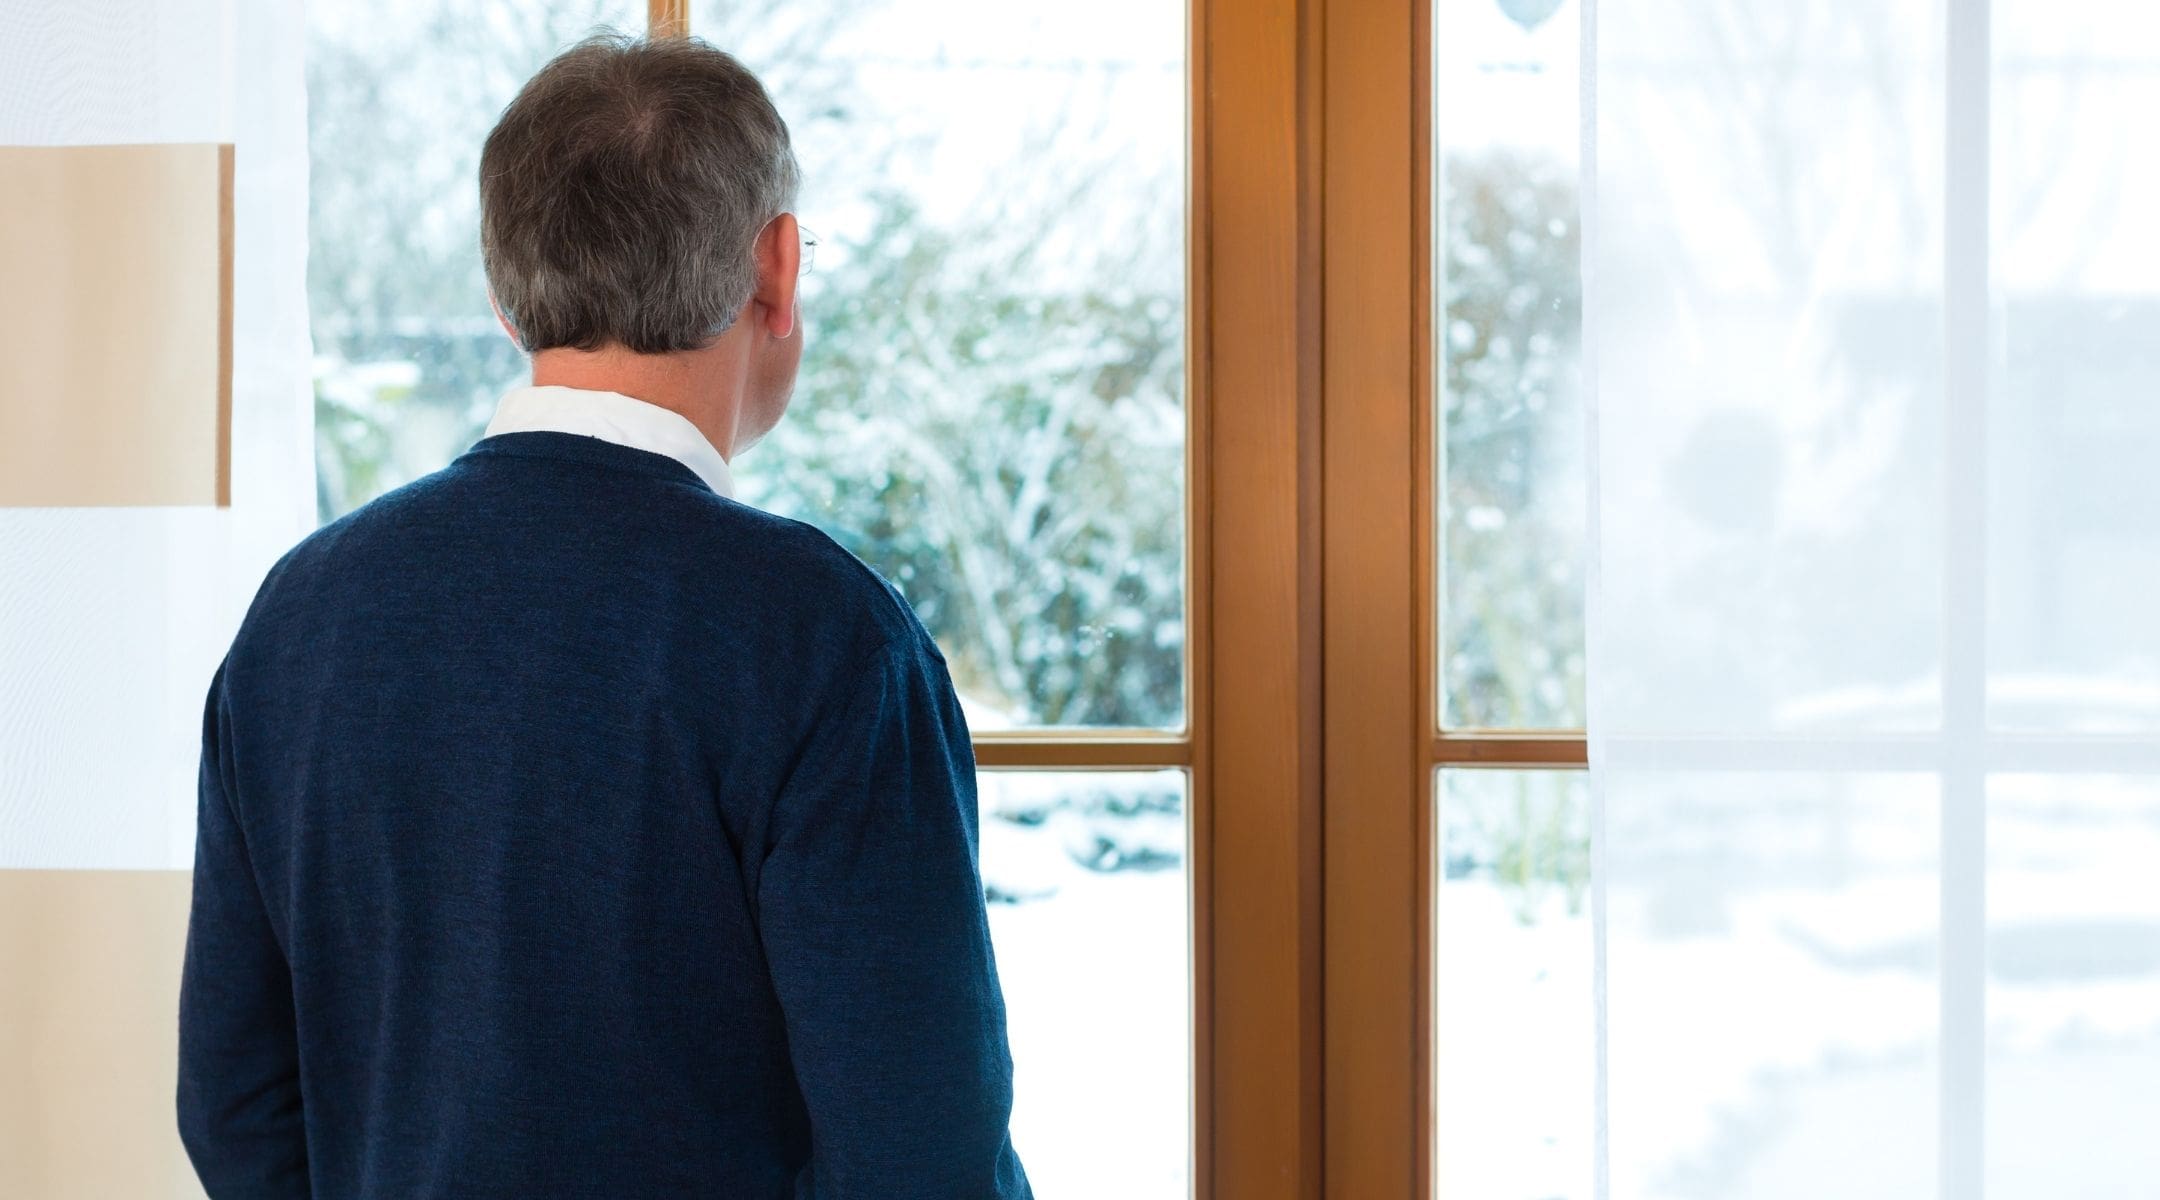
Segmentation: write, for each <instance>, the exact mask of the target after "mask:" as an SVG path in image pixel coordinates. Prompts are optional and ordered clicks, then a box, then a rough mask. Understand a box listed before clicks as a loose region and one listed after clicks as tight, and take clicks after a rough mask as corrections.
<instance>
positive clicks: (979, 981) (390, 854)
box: [179, 36, 1029, 1200]
mask: <svg viewBox="0 0 2160 1200" xmlns="http://www.w3.org/2000/svg"><path fill="white" fill-rule="evenodd" d="M390 166H391V164H385V167H386V169H387V168H389V167H390ZM796 181H797V169H796V163H795V159H794V154H793V151H792V149H791V148H790V145H789V141H788V134H787V128H786V126H785V125H784V124H783V123H782V122H781V120H780V117H779V115H778V114H777V113H776V112H775V111H774V110H773V107H772V104H771V102H770V101H769V100H768V99H767V98H766V95H765V92H764V90H763V89H762V88H761V87H760V86H759V84H758V82H757V80H756V79H755V78H754V77H752V76H751V74H750V73H749V72H748V71H747V70H745V69H744V68H743V67H742V66H741V65H740V64H739V63H737V62H736V61H735V60H734V59H732V58H730V57H729V56H727V55H725V54H722V53H720V52H718V51H716V50H714V49H712V48H710V47H708V46H705V45H703V44H702V43H699V42H696V41H689V40H669V41H644V40H630V39H625V38H621V37H615V36H603V37H597V38H594V39H591V40H588V41H586V42H584V43H581V44H580V45H578V46H576V47H574V48H573V49H571V50H569V51H568V52H566V53H565V54H563V55H562V56H561V57H560V58H557V59H556V60H555V61H554V62H552V63H550V64H548V66H547V67H546V68H544V69H543V70H542V71H541V72H540V73H539V74H538V75H537V76H535V77H534V78H533V79H532V81H531V82H529V83H528V84H526V86H525V88H524V90H523V91H522V92H520V93H519V95H518V97H517V99H516V100H515V101H514V102H512V104H511V105H510V107H509V108H508V109H507V110H506V111H505V112H504V113H503V115H502V119H501V121H500V123H499V124H498V125H497V126H496V128H495V130H494V131H493V132H492V133H491V134H490V135H489V136H488V139H487V144H486V148H485V151H484V153H483V154H482V157H481V165H480V196H481V223H482V233H481V245H482V252H483V255H484V258H485V261H486V268H487V274H488V281H489V284H490V287H491V289H492V291H493V294H494V298H495V301H496V304H497V311H498V312H499V314H500V315H501V316H502V318H503V320H504V323H505V325H506V326H507V327H508V329H509V330H510V331H511V335H512V336H513V337H514V338H515V339H517V341H518V342H519V344H520V345H521V346H523V347H524V349H526V350H527V351H528V352H530V354H531V356H532V372H533V386H532V387H530V388H524V389H520V390H518V391H515V392H512V393H511V394H510V395H508V396H507V397H505V398H504V399H503V400H502V403H501V406H500V408H499V409H498V411H497V413H496V415H495V419H494V422H493V423H492V424H491V425H490V426H489V427H488V431H487V436H486V437H484V438H483V439H482V440H481V441H480V442H479V443H478V444H476V445H475V446H473V447H472V449H471V450H470V451H469V452H467V453H466V454H464V455H463V456H462V457H460V458H459V459H458V460H457V461H456V462H454V463H452V464H451V465H450V466H449V467H447V468H446V469H444V470H442V471H439V472H437V473H435V474H434V475H431V476H428V477H427V478H425V479H422V480H420V481H418V482H416V483H414V484H412V485H410V486H408V487H405V488H402V489H399V490H397V491H395V492H392V493H390V494H389V495H387V496H384V497H383V498H382V499H380V500H377V501H376V502H374V503H373V504H370V505H368V506H366V507H365V508H362V509H361V510H359V511H358V512H356V513H353V514H352V515H351V516H349V517H346V518H345V519H343V520H340V521H338V522H336V523H334V524H332V525H329V526H327V527H325V528H324V529H322V530H320V531H319V532H317V533H316V534H314V535H313V536H311V537H309V538H308V539H307V540H305V541H304V542H302V543H301V544H300V545H299V546H298V547H297V548H295V549H294V550H293V551H292V552H291V553H290V554H288V555H287V556H286V557H285V558H284V559H283V560H282V561H281V562H279V563H278V565H277V566H276V567H275V568H274V569H273V570H272V571H271V572H270V574H269V577H268V578H267V579H266V580H265V581H264V583H263V586H262V590H261V592H260V594H259V595H258V596H257V597H256V600H255V603H254V605H253V607H252V608H251V609H250V610H249V613H248V616H247V619H246V621H245V623H244V624H243V626H242V628H241V630H240V632H239V635H238V636H237V637H236V638H235V640H234V642H233V646H232V649H231V651H230V653H229V654H228V655H227V656H226V659H225V661H224V663H223V665H222V666H221V667H220V668H219V670H218V672H217V675H216V678H215V679H214V680H213V682H212V684H211V688H210V697H209V703H208V707H207V712H206V713H205V716H204V723H203V761H202V776H201V805H200V817H199V822H200V824H199V830H198V834H197V842H196V865H195V884H194V888H195V892H194V909H193V912H192V915H191V917H190V920H189V924H188V945H187V958H186V974H185V981H184V984H183V992H182V997H181V1014H180V1017H181V1038H180V1059H181V1061H180V1088H179V1116H180V1128H181V1132H182V1135H183V1138H184V1140H185V1142H186V1144H187V1148H188V1151H189V1154H190V1155H191V1156H192V1158H193V1160H194V1163H195V1166H196V1169H197V1171H198V1172H199V1173H200V1175H201V1177H202V1180H203V1183H204V1185H205V1187H206V1188H207V1190H208V1191H209V1194H210V1195H211V1197H213V1200H226V1198H228V1197H233V1198H237V1197H271V1196H276V1197H285V1196H312V1197H317V1198H345V1197H353V1198H371V1200H372V1198H381V1200H391V1198H395V1200H413V1198H419V1197H457V1198H460V1200H466V1198H472V1197H496V1196H499V1197H607V1198H609V1200H617V1198H622V1200H642V1198H659V1197H677V1196H682V1197H688V1196H697V1197H722V1198H726V1200H762V1198H765V1197H774V1198H779V1197H788V1198H792V1200H853V1198H858V1197H859V1198H864V1200H869V1198H873V1197H874V1198H876V1200H902V1198H910V1197H920V1198H922V1200H933V1198H934V1200H976V1198H988V1197H998V1198H1012V1197H1025V1196H1028V1195H1029V1189H1028V1183H1027V1180H1026V1177H1025V1175H1024V1173H1023V1171H1022V1169H1021V1166H1020V1163H1019V1160H1018V1158H1017V1157H1016V1156H1015V1154H1014V1152H1013V1148H1012V1143H1011V1140H1010V1138H1009V1136H1008V1133H1007V1120H1008V1115H1009V1111H1010V1107H1011V1060H1010V1057H1009V1053H1008V1051H1007V1047H1006V1038H1005V1015H1004V1005H1003V1000H1002V997H1001V994H1000V991H999V987H998V980H997V971H996V966H995V964H994V962H993V960H992V957H991V948H990V939H989V930H988V926H987V924H986V921H985V915H984V908H983V895H982V885H981V881H980V876H979V873H978V870H977V864H976V811H975V791H974V779H973V771H974V762H973V757H972V753H971V750H970V746H969V741H968V731H967V728H966V725H965V724H964V723H963V721H962V719H961V715H960V709H959V706H958V704H957V703H956V701H955V698H954V696H953V691H952V686H951V682H950V680H949V679H948V677H947V673H946V668H945V662H944V659H943V658H942V657H941V656H940V655H939V653H938V649H937V647H936V646H935V645H934V644H933V643H932V642H931V640H930V638H929V636H928V635H927V634H926V633H925V632H924V631H923V628H922V626H921V624H920V623H919V622H918V621H917V620H916V618H915V615H914V613H913V612H912V611H911V610H910V609H909V608H908V606H907V604H906V602H905V601H904V600H902V599H901V598H900V596H899V594H898V593H897V592H896V591H894V589H893V588H892V587H891V586H890V585H889V584H887V583H886V582H885V581H884V580H882V579H880V578H878V577H877V576H876V575H875V574H874V573H873V572H871V571H870V569H869V568H867V567H865V566H864V565H863V564H862V563H861V562H860V561H858V560H856V559H855V558H853V557H851V556H850V555H849V554H848V553H846V552H845V551H844V550H842V549H840V548H839V547H838V546H837V545H835V544H834V543H833V542H832V541H830V540H829V539H827V538H826V537H824V536H823V535H822V534H820V533H818V532H816V531H815V530H813V529H811V528H809V527H808V526H805V525H801V524H798V523H796V522H793V521H788V520H783V519H781V518H778V517H774V516H769V515H767V514H765V513H762V512H759V511H757V510H755V509H752V508H748V507H745V506H743V505H741V504H738V503H735V502H734V501H732V500H731V499H729V498H728V488H729V479H728V460H729V459H731V458H732V457H733V456H734V455H735V454H737V453H739V452H741V451H742V450H743V449H745V448H746V447H748V446H750V445H751V444H752V443H754V442H756V441H757V440H758V439H759V438H760V437H761V436H763V435H764V434H765V433H766V432H768V431H769V430H771V429H772V427H773V425H774V424H775V423H776V422H777V421H778V420H779V419H780V416H781V413H782V411H783V410H784V409H785V408H786V406H787V401H788V396H789V394H790V392H791V390H792V388H793V386H794V377H795V371H796V366H797V363H798V361H799V360H800V358H801V354H802V334H801V326H800V318H799V315H798V312H797V308H796V276H797V271H798V267H799V262H800V256H801V252H802V246H801V243H800V241H799V237H800V235H799V232H798V230H797V227H796V223H795V218H794V217H793V216H792V215H790V211H789V210H790V209H791V207H792V206H793V204H794V199H795V190H796Z"/></svg>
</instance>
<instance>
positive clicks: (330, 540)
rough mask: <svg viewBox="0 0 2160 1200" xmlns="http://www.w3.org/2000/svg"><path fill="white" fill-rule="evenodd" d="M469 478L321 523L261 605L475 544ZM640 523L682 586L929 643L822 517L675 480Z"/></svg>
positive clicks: (452, 477)
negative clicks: (469, 537) (433, 551)
mask: <svg viewBox="0 0 2160 1200" xmlns="http://www.w3.org/2000/svg"><path fill="white" fill-rule="evenodd" d="M466 482H467V481H466V480H465V479H464V478H463V477H462V476H461V473H460V467H459V464H457V463H453V464H451V465H450V466H449V467H446V468H444V469H443V470H440V471H436V472H434V473H433V474H430V475H426V476H423V477H421V478H419V479H416V480H414V481H413V482H411V483H408V484H405V485H403V486H402V487H398V488H395V489H392V490H391V491H389V492H386V493H384V494H383V495H381V496H379V497H377V498H376V499H374V500H371V501H369V502H368V503H366V504H363V505H361V506H360V507H358V508H356V509H354V510H353V511H352V512H350V513H347V514H345V515H344V516H342V517H339V518H337V519H336V520H333V521H331V522H329V523H327V524H325V525H323V526H322V527H321V528H319V529H316V530H315V531H313V532H312V533H310V534H308V535H307V536H306V537H304V538H302V539H301V540H300V542H299V543H298V544H296V545H295V546H294V547H293V548H292V549H291V550H289V551H287V552H286V554H285V555H284V556H283V557H282V558H280V559H279V560H278V562H277V564H276V565H275V566H273V567H272V568H271V570H270V572H269V573H268V575H267V576H266V577H265V579H264V582H263V587H262V589H261V593H260V594H259V595H258V598H257V602H258V605H261V604H262V603H263V602H264V601H265V600H268V599H270V598H271V597H273V596H274V595H275V594H277V593H280V592H283V593H287V594H295V593H298V594H306V593H310V592H313V591H316V590H319V588H320V586H322V585H329V586H332V587H335V588H337V589H339V590H340V591H343V590H346V589H349V588H350V587H351V585H352V584H353V583H354V575H355V573H356V572H360V573H368V572H374V571H377V570H380V569H390V568H393V567H394V568H395V569H398V570H405V569H410V568H411V567H413V566H414V565H415V562H416V560H424V559H425V558H426V557H427V556H428V554H429V552H430V551H429V550H428V549H427V548H428V547H429V546H431V545H432V546H442V545H445V544H450V545H455V544H458V543H461V542H463V541H464V538H463V537H461V536H459V531H460V530H466V531H468V532H479V531H478V530H471V529H469V522H471V521H472V520H473V518H474V517H475V515H476V514H475V513H474V511H473V509H472V501H473V497H472V496H471V495H468V494H465V493H464V486H463V485H464V484H465V483H466ZM639 524H640V526H641V532H640V534H639V535H638V536H636V537H633V538H628V539H626V544H628V545H632V546H633V547H634V554H635V557H636V558H637V560H638V562H639V563H640V565H641V566H645V567H650V568H653V569H657V570H660V571H662V572H663V573H665V574H666V575H668V576H669V577H670V578H671V579H672V580H673V583H674V585H675V586H684V587H688V588H691V589H693V591H702V590H704V589H708V588H709V589H712V590H714V591H715V592H721V591H725V592H727V593H729V594H731V595H736V596H738V597H740V598H742V599H744V600H746V601H747V602H748V605H749V607H750V608H752V609H757V610H763V611H764V612H765V613H767V614H769V616H770V619H771V620H773V621H775V622H777V623H780V624H784V625H790V626H800V625H802V624H804V623H806V622H807V623H810V624H825V625H830V626H833V627H839V628H844V629H848V630H851V631H853V633H854V634H855V635H856V636H857V637H860V638H862V639H866V640H868V641H869V642H870V643H871V644H876V643H879V642H886V641H892V640H895V639H901V638H911V639H918V640H920V641H921V642H924V643H928V642H929V637H928V634H927V632H926V631H925V630H924V629H923V627H922V623H921V621H920V620H919V619H918V618H917V617H916V614H915V611H914V609H913V608H912V607H911V606H910V605H909V604H908V602H907V600H906V598H905V597H904V596H902V595H901V593H900V591H899V589H898V588H896V587H895V586H894V585H893V584H892V582H891V581H890V580H888V579H886V578H885V577H884V576H883V575H882V574H880V573H879V572H878V571H877V570H876V569H875V568H873V567H872V566H871V565H870V564H869V563H867V562H865V561H864V560H863V559H862V558H861V557H860V556H859V555H857V554H856V553H854V552H853V551H851V550H849V549H848V548H847V547H846V546H844V545H843V544H841V543H840V542H839V541H838V540H837V539H835V538H834V537H833V536H832V535H830V534H828V533H827V532H826V531H825V530H823V529H821V528H819V527H818V526H816V525H814V524H811V523H810V522H807V521H801V520H796V519H794V518H792V517H787V516H782V515H780V514H778V513H773V512H768V511H766V510H764V509H760V508H757V507H755V506H753V505H750V504H746V503H743V502H741V501H739V500H736V499H733V498H731V497H728V496H723V495H720V494H718V493H715V492H713V491H711V490H710V489H708V488H705V487H703V486H693V485H686V484H670V485H667V486H664V487H661V488H659V489H657V490H655V491H654V492H652V493H651V494H650V496H649V497H647V499H646V502H645V504H644V506H643V511H642V513H641V514H640V516H639ZM663 562H664V563H665V564H666V565H665V566H662V565H661V564H662V563H663ZM849 640H854V639H853V638H851V639H849Z"/></svg>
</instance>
